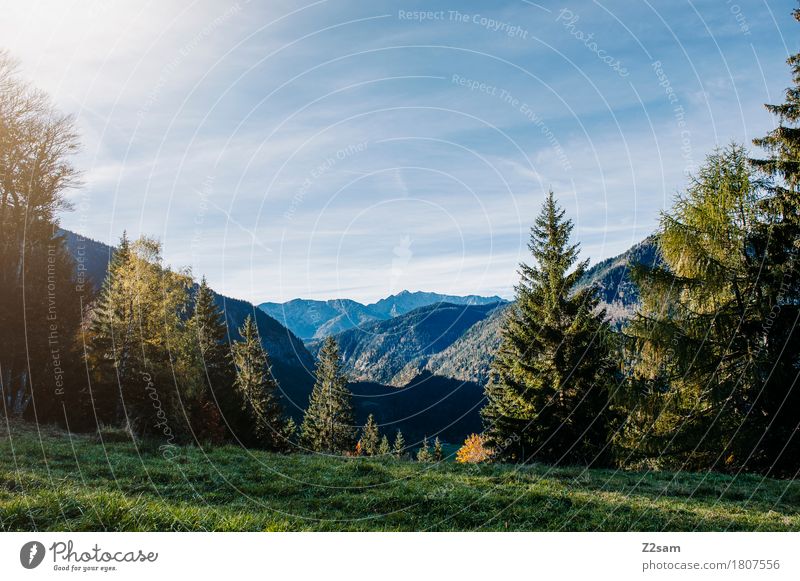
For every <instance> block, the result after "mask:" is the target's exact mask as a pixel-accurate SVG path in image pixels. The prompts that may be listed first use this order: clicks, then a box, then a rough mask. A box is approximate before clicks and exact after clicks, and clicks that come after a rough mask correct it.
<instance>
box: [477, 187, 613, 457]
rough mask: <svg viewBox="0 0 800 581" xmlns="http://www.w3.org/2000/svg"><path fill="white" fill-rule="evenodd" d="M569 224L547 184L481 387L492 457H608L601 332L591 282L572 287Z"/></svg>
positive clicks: (607, 363) (579, 272)
mask: <svg viewBox="0 0 800 581" xmlns="http://www.w3.org/2000/svg"><path fill="white" fill-rule="evenodd" d="M572 228H573V225H572V221H571V220H567V219H565V218H564V210H562V209H561V208H559V207H558V205H557V203H556V200H555V198H554V196H553V193H552V192H550V193H549V194H548V195H547V199H546V200H545V203H544V205H543V207H542V211H541V213H540V215H539V217H538V218H537V219H536V222H535V224H534V226H533V228H532V229H531V238H530V244H529V246H528V247H529V249H530V251H531V253H532V255H533V258H534V261H535V263H534V264H533V265H526V264H522V265H520V282H519V284H518V285H517V287H516V302H515V304H514V305H513V306H512V307H510V309H509V315H508V316H507V318H506V320H505V321H504V325H503V330H502V333H503V336H502V342H501V345H500V348H499V350H498V353H497V355H496V357H495V359H494V362H493V364H492V373H491V378H490V381H489V383H488V385H487V387H486V395H487V397H488V403H487V405H486V406H485V407H484V409H483V410H482V416H483V420H484V424H485V427H486V430H485V435H486V438H487V441H488V442H487V443H488V445H489V446H490V447H492V448H494V449H495V450H497V455H498V458H499V459H501V460H506V461H513V462H528V461H531V460H537V461H544V462H549V463H558V462H562V463H582V464H583V463H593V464H597V463H605V462H607V461H608V458H607V452H606V451H605V449H606V444H607V442H608V440H609V437H610V436H609V414H608V411H607V410H608V402H609V391H608V388H609V384H610V382H611V377H610V376H611V373H610V371H611V369H612V368H611V359H610V352H609V345H610V340H609V339H610V332H609V328H608V325H607V324H606V323H605V322H604V318H605V313H604V312H603V311H598V309H597V307H598V299H597V298H596V297H595V289H594V288H592V287H586V288H579V287H578V281H579V280H580V278H581V277H582V276H583V274H584V272H585V270H586V266H587V262H586V261H584V262H579V263H577V264H576V262H577V260H578V245H577V244H575V245H572V244H570V235H571V233H572ZM573 266H574V268H573ZM570 269H572V270H570Z"/></svg>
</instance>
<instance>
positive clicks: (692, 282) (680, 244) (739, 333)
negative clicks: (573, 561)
mask: <svg viewBox="0 0 800 581" xmlns="http://www.w3.org/2000/svg"><path fill="white" fill-rule="evenodd" d="M758 201H759V192H758V188H757V184H755V183H753V181H752V179H751V176H750V173H749V168H748V163H747V154H746V152H745V151H744V149H743V148H742V147H740V146H737V145H731V146H729V147H727V148H725V149H723V150H719V151H717V152H715V153H714V154H712V155H710V156H709V157H708V159H707V160H706V163H705V164H704V165H703V167H702V168H701V169H700V170H699V172H698V174H697V176H696V177H694V178H692V183H691V186H690V187H689V188H688V190H687V191H686V192H685V193H683V194H681V195H680V196H679V197H678V198H677V200H676V201H675V204H674V207H673V209H672V211H671V212H670V213H665V214H663V215H662V218H661V227H660V229H659V232H658V235H657V240H658V245H659V249H660V252H661V255H662V256H663V258H664V265H663V266H656V267H653V268H645V267H643V266H640V267H638V268H637V269H636V270H635V271H634V277H635V279H636V280H637V282H638V283H639V285H640V287H641V289H642V291H641V292H642V306H641V308H640V310H639V312H638V313H637V316H636V317H635V318H634V319H633V320H632V322H631V324H630V325H629V326H628V328H627V329H626V333H627V335H628V336H629V337H630V341H629V345H628V348H629V353H630V355H629V358H630V359H631V361H632V363H633V364H632V369H631V371H632V377H631V381H632V387H633V389H634V394H633V397H631V398H630V399H628V400H626V401H625V402H624V404H625V406H626V408H627V409H630V410H632V411H631V414H630V416H629V418H628V421H627V422H626V426H625V430H624V431H623V433H622V438H621V440H620V441H621V443H622V444H623V447H624V448H625V456H627V457H628V458H629V460H631V459H635V458H637V457H646V458H650V461H651V463H657V464H660V465H664V466H673V467H679V468H689V469H703V468H709V467H716V468H718V469H720V468H726V467H727V468H740V467H744V466H747V465H748V462H750V460H751V459H752V458H751V451H753V442H754V441H753V440H752V436H753V434H752V433H749V432H750V430H749V428H750V427H753V426H752V425H751V422H752V421H753V420H754V419H755V418H754V417H753V416H752V415H751V414H750V412H749V411H748V410H752V409H753V406H754V405H755V404H756V402H757V400H758V395H759V392H760V389H761V382H760V381H759V377H761V376H762V373H764V372H765V371H766V370H767V368H768V366H769V363H768V362H767V361H766V360H765V359H764V358H763V357H762V356H758V355H757V353H758V352H759V350H760V349H759V345H761V344H762V342H763V329H762V318H761V317H762V312H761V299H760V297H759V293H760V282H759V277H758V274H757V273H758V264H759V262H760V260H761V257H759V256H757V255H756V254H755V253H754V252H753V248H752V245H751V236H752V233H753V232H754V231H755V229H756V227H757V224H758V223H759V222H760V221H761V220H763V216H762V215H761V214H760V212H759V211H758ZM765 364H766V366H765ZM743 428H744V429H743Z"/></svg>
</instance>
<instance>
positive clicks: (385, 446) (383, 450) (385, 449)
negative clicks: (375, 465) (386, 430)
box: [378, 434, 392, 457]
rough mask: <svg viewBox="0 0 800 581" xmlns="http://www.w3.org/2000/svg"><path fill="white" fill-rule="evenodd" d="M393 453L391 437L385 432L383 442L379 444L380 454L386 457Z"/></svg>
mask: <svg viewBox="0 0 800 581" xmlns="http://www.w3.org/2000/svg"><path fill="white" fill-rule="evenodd" d="M391 453H392V447H391V446H390V445H389V438H387V437H386V434H384V435H383V437H382V438H381V443H380V445H379V446H378V456H381V457H386V456H388V455H389V454H391Z"/></svg>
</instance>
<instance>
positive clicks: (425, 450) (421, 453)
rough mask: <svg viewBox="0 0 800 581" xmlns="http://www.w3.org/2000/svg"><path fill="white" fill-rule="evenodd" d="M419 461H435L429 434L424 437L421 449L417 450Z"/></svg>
mask: <svg viewBox="0 0 800 581" xmlns="http://www.w3.org/2000/svg"><path fill="white" fill-rule="evenodd" d="M417 462H422V463H427V462H433V454H431V447H430V446H429V445H428V436H425V437H424V438H422V446H420V448H419V450H417Z"/></svg>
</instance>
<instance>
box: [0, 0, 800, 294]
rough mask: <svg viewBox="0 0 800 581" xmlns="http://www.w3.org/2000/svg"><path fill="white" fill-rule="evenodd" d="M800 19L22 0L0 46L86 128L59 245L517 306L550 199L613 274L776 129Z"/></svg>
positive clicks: (765, 9)
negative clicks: (126, 247)
mask: <svg viewBox="0 0 800 581" xmlns="http://www.w3.org/2000/svg"><path fill="white" fill-rule="evenodd" d="M795 5H796V4H795V2H793V1H790V0H774V1H773V0H770V1H764V0H761V1H757V0H751V1H748V2H745V1H744V0H739V2H738V3H736V2H733V1H728V0H703V1H697V0H691V1H689V0H659V1H656V0H641V1H639V0H633V1H632V0H625V1H622V0H617V1H611V0H607V1H603V2H599V1H577V0H575V1H571V2H540V3H534V2H529V1H525V0H515V1H507V2H502V1H500V2H498V1H492V2H489V1H486V2H468V3H466V2H456V1H455V0H450V1H449V2H440V1H433V2H430V1H429V2H382V1H371V2H363V1H362V2H358V1H355V0H353V1H342V0H319V1H315V2H306V1H297V2H290V1H282V0H278V1H269V2H256V1H254V0H252V1H246V0H238V1H225V0H223V1H191V0H184V1H173V0H166V1H165V0H158V1H150V2H148V1H145V0H135V1H120V2H114V1H106V0H96V1H91V0H88V1H83V2H78V1H74V2H71V1H61V0H52V1H47V2H36V1H32V0H4V2H3V18H2V19H0V48H3V49H6V50H8V51H9V52H10V53H11V54H12V55H13V56H14V57H16V58H17V59H18V60H19V63H20V74H21V76H22V77H23V78H24V79H25V80H27V81H29V82H30V83H32V84H33V85H35V86H37V87H39V88H41V89H42V90H44V91H46V92H48V93H49V94H50V95H51V97H52V99H53V101H54V103H55V105H56V106H57V107H58V108H59V109H60V110H61V111H63V112H65V113H69V114H72V115H74V117H75V120H76V126H77V128H78V130H79V132H80V135H81V142H82V148H81V151H80V153H79V154H78V155H77V156H76V158H75V160H74V162H75V165H76V166H77V167H78V168H79V169H80V170H81V171H82V172H83V186H82V187H81V188H79V189H75V190H73V191H70V192H68V193H67V197H68V198H69V199H70V200H71V201H72V202H73V206H74V209H73V210H72V211H71V212H68V213H65V214H63V215H62V216H61V224H62V226H63V227H65V228H68V229H71V230H74V231H77V232H79V233H81V234H83V235H85V236H89V237H91V238H94V239H96V240H100V241H102V242H106V243H110V244H114V243H115V242H116V241H117V240H118V239H119V236H120V235H121V233H122V232H123V230H127V231H128V233H129V235H131V236H134V237H135V236H138V235H140V234H147V235H150V236H154V237H156V238H158V239H160V240H161V241H162V243H163V246H164V257H165V261H166V262H167V263H168V264H170V265H172V266H174V267H176V268H185V267H189V268H191V269H192V272H193V273H194V275H195V276H197V277H199V276H202V275H205V276H206V277H207V278H208V280H209V284H211V286H212V287H213V288H215V289H216V290H218V291H219V292H222V293H224V294H226V295H229V296H235V297H238V298H243V299H246V300H250V301H253V302H256V303H258V302H262V301H284V300H289V299H292V298H296V297H302V298H314V299H330V298H345V297H346V298H352V299H355V300H360V301H363V302H372V301H374V300H376V299H378V298H381V297H384V296H386V295H388V294H391V293H395V292H398V291H400V290H403V289H408V290H424V291H436V292H441V293H447V294H484V295H494V294H498V295H501V296H503V297H506V298H510V297H511V296H512V295H513V286H514V284H515V283H516V280H517V269H518V265H519V263H520V262H521V261H525V262H527V261H529V253H528V249H527V242H528V236H529V229H530V226H531V225H532V223H533V221H534V220H535V218H536V215H537V214H538V211H539V208H540V205H541V203H542V201H543V199H544V196H545V194H546V192H547V191H548V190H549V189H552V190H553V191H554V192H555V194H556V197H557V198H558V200H559V201H560V203H561V204H562V205H563V206H564V208H565V209H566V212H567V215H568V216H569V218H571V219H572V220H573V221H574V224H575V229H574V232H573V235H574V237H575V240H576V241H578V242H580V244H581V249H582V257H584V258H589V259H591V261H592V262H597V261H599V260H602V259H604V258H607V257H609V256H614V255H616V254H619V253H620V252H622V251H624V250H626V249H627V248H628V247H630V246H631V245H633V244H635V243H636V242H638V241H640V240H641V239H643V238H645V237H646V236H647V235H648V234H650V233H651V232H653V231H654V230H655V228H656V227H657V225H658V219H659V212H660V211H662V210H664V209H667V208H669V206H670V205H671V203H672V201H673V199H674V197H675V195H676V194H677V193H678V192H680V190H681V189H682V188H684V187H685V185H686V184H687V179H688V177H689V176H690V175H691V173H692V171H694V170H696V169H697V168H698V166H699V165H700V164H702V162H703V159H704V157H705V156H706V155H707V154H708V153H710V152H711V151H712V150H713V149H714V148H715V147H718V146H722V145H725V144H728V143H730V142H731V141H737V142H741V143H745V144H749V143H750V141H751V140H752V139H753V138H754V137H758V136H761V135H763V134H764V133H765V132H766V131H767V130H769V129H770V128H771V127H773V125H774V119H773V118H771V117H770V116H769V115H768V114H767V113H766V112H765V110H764V109H763V106H762V105H763V103H766V102H780V100H781V99H782V95H783V91H784V89H785V88H786V87H787V86H788V84H789V82H790V76H789V70H788V67H787V66H786V64H785V59H786V57H787V55H788V54H790V53H793V52H797V51H798V50H799V49H798V39H800V35H798V32H800V25H798V23H796V22H795V21H794V20H793V19H792V18H791V16H790V12H791V10H792V9H793V8H794V7H795Z"/></svg>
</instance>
